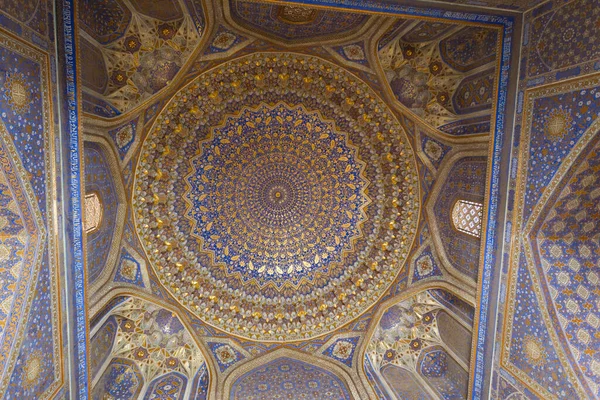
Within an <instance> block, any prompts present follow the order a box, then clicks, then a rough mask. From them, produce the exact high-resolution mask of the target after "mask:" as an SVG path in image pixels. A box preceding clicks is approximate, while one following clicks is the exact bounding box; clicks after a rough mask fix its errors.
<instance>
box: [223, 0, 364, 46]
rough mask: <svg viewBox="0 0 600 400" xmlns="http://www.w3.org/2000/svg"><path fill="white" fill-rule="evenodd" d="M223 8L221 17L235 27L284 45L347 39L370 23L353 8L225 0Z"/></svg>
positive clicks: (345, 40)
mask: <svg viewBox="0 0 600 400" xmlns="http://www.w3.org/2000/svg"><path fill="white" fill-rule="evenodd" d="M223 11H224V17H225V20H226V21H227V22H228V23H229V24H230V25H231V26H233V27H235V28H237V29H238V30H239V31H241V32H243V33H245V34H250V35H252V36H257V37H260V38H262V39H267V40H269V41H274V42H276V43H277V44H279V45H282V46H285V47H290V46H295V45H296V46H297V45H308V44H316V43H319V44H320V45H323V44H325V43H334V42H339V41H340V39H341V38H343V41H344V43H347V42H350V41H351V40H352V38H358V37H359V36H360V34H362V33H364V32H365V31H366V30H367V29H368V28H369V27H370V26H371V22H370V20H371V18H370V15H368V14H364V13H357V12H356V11H355V10H349V11H347V12H346V11H340V10H337V11H330V10H323V9H315V8H312V7H310V6H293V5H277V4H260V3H252V2H247V1H233V0H226V1H224V2H223ZM294 20H295V21H294Z"/></svg>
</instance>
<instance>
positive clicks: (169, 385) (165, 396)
mask: <svg viewBox="0 0 600 400" xmlns="http://www.w3.org/2000/svg"><path fill="white" fill-rule="evenodd" d="M187 383H188V379H187V378H186V377H185V376H183V375H182V374H180V373H178V372H169V373H168V374H164V375H161V376H159V377H157V378H155V379H154V380H153V381H152V382H150V385H148V387H147V388H146V393H145V394H144V400H150V399H152V400H169V399H182V398H183V396H184V394H185V390H186V386H187Z"/></svg>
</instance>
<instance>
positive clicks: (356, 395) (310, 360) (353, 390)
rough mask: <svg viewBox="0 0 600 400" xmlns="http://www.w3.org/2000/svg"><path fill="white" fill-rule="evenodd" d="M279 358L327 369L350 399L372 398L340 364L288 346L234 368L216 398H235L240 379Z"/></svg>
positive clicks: (220, 387) (323, 369) (220, 386)
mask: <svg viewBox="0 0 600 400" xmlns="http://www.w3.org/2000/svg"><path fill="white" fill-rule="evenodd" d="M278 359H289V360H293V361H297V362H299V363H302V364H306V365H309V366H312V367H315V368H318V369H319V370H322V371H326V372H327V373H328V374H330V375H332V376H335V378H336V380H337V381H338V382H340V383H341V384H343V385H344V386H345V388H346V389H347V393H348V394H349V397H347V398H349V399H363V398H372V396H371V395H372V393H371V392H369V393H368V392H367V391H366V390H365V388H364V387H362V385H360V386H359V382H358V381H357V380H353V379H352V378H351V376H350V375H349V374H348V372H347V371H345V370H344V369H343V368H342V367H340V366H339V365H336V364H335V362H333V361H330V360H328V359H326V358H321V357H317V356H314V355H310V354H307V353H304V352H301V351H297V350H293V349H288V348H280V349H277V350H275V351H273V352H271V353H267V354H265V355H263V356H261V357H258V358H256V359H253V360H250V361H248V362H246V363H244V364H241V365H240V366H239V367H237V368H236V369H234V370H233V371H232V372H231V373H230V374H229V375H228V376H227V377H226V378H225V379H224V380H223V381H222V383H220V385H219V388H218V390H217V397H216V398H217V399H221V400H224V399H231V398H235V397H232V394H233V389H234V385H235V383H236V381H238V379H240V378H241V377H243V376H245V375H246V374H248V373H250V372H252V371H255V370H257V371H258V370H259V369H261V368H264V366H265V365H267V364H270V363H271V362H272V361H275V360H278Z"/></svg>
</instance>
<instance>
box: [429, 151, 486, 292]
mask: <svg viewBox="0 0 600 400" xmlns="http://www.w3.org/2000/svg"><path fill="white" fill-rule="evenodd" d="M487 164H488V163H487V150H486V149H483V148H471V149H469V150H467V149H465V150H464V151H460V152H456V153H454V154H453V155H452V156H451V157H446V158H445V159H444V161H443V162H442V165H441V166H440V168H439V171H440V173H439V176H438V179H437V180H436V182H435V184H434V186H433V189H432V190H431V194H430V195H429V198H428V199H427V203H426V206H425V213H426V216H427V221H428V222H429V224H430V230H431V231H435V232H439V234H438V235H432V239H433V244H434V247H435V249H436V251H437V253H438V256H439V258H440V261H441V262H442V264H443V266H444V268H445V269H446V270H447V271H448V272H449V274H451V275H453V276H455V277H456V278H457V279H459V280H461V281H462V282H463V283H464V284H466V285H468V286H470V287H471V288H472V289H476V279H477V276H478V271H479V259H480V257H479V256H480V246H481V239H480V238H478V237H473V236H470V235H466V234H460V235H457V232H456V229H455V228H454V226H453V223H452V216H451V213H450V212H449V211H448V210H449V209H451V207H452V206H453V205H454V202H455V201H456V200H457V199H464V200H467V201H471V202H479V203H483V202H484V193H485V185H486V173H487ZM484 207H485V206H484Z"/></svg>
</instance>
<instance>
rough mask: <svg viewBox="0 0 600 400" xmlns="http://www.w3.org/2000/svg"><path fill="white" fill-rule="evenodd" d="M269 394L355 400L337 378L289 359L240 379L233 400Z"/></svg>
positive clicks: (276, 361)
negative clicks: (351, 399)
mask: <svg viewBox="0 0 600 400" xmlns="http://www.w3.org/2000/svg"><path fill="white" fill-rule="evenodd" d="M266 393H269V396H274V397H275V396H277V397H279V396H282V397H286V396H294V394H295V393H296V394H299V393H303V394H304V395H305V396H307V397H306V398H307V399H314V400H317V399H321V398H322V399H331V400H334V399H335V400H337V399H339V400H341V399H344V400H349V399H350V398H351V396H350V392H349V390H348V388H347V386H346V385H345V384H344V383H343V382H342V380H341V379H340V378H339V377H337V376H336V375H335V374H333V373H331V372H329V371H327V370H325V369H322V368H320V367H318V366H316V365H314V364H309V363H306V362H304V361H300V360H297V359H294V358H288V357H280V358H276V359H274V360H272V361H270V362H268V363H267V364H263V365H260V366H258V367H256V368H254V369H253V370H251V371H249V372H246V373H245V374H244V375H242V376H240V377H239V378H238V379H237V380H236V381H235V382H234V383H233V385H232V387H231V390H230V393H229V398H230V399H231V400H241V399H243V398H246V397H249V396H252V395H253V394H256V395H257V397H258V396H260V395H261V394H262V395H264V394H266Z"/></svg>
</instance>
